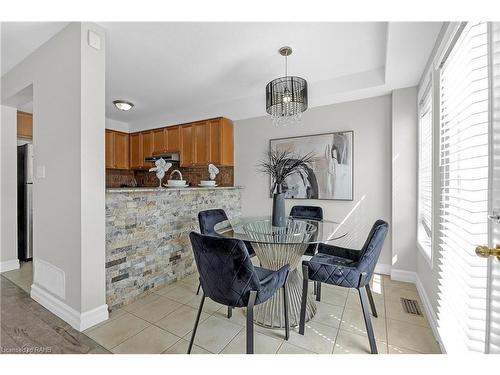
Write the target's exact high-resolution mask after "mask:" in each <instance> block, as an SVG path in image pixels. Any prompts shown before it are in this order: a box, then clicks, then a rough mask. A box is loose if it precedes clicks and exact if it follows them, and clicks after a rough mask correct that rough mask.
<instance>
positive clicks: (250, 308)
mask: <svg viewBox="0 0 500 375" xmlns="http://www.w3.org/2000/svg"><path fill="white" fill-rule="evenodd" d="M256 297H257V292H256V291H254V290H252V291H250V297H249V298H248V305H247V354H253V306H254V305H255V298H256Z"/></svg>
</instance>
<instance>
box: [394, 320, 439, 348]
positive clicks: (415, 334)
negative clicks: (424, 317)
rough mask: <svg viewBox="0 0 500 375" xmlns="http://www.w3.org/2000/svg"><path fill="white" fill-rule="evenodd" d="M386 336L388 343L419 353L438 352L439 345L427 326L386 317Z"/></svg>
mask: <svg viewBox="0 0 500 375" xmlns="http://www.w3.org/2000/svg"><path fill="white" fill-rule="evenodd" d="M387 336H388V337H387V340H388V342H389V345H395V346H397V347H401V348H407V349H410V350H413V351H416V352H419V353H440V349H439V345H438V343H437V342H436V339H435V338H434V335H433V333H432V331H431V329H430V328H428V327H422V326H418V325H415V324H409V323H404V322H400V321H398V320H392V319H387Z"/></svg>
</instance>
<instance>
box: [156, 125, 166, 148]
mask: <svg viewBox="0 0 500 375" xmlns="http://www.w3.org/2000/svg"><path fill="white" fill-rule="evenodd" d="M166 150H167V135H166V129H165V128H161V129H155V130H153V154H160V153H162V152H165V151H166Z"/></svg>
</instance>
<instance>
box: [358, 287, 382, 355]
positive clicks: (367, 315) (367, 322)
mask: <svg viewBox="0 0 500 375" xmlns="http://www.w3.org/2000/svg"><path fill="white" fill-rule="evenodd" d="M358 293H359V299H360V301H361V308H362V309H363V316H364V318H365V325H366V332H367V333H368V341H369V342H370V350H371V353H372V354H377V353H378V352H377V343H376V342H375V335H374V334H373V326H372V319H371V316H370V310H369V307H368V304H369V302H368V297H367V295H366V289H365V288H359V289H358Z"/></svg>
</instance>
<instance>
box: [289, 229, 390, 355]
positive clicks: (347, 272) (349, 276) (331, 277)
mask: <svg viewBox="0 0 500 375" xmlns="http://www.w3.org/2000/svg"><path fill="white" fill-rule="evenodd" d="M388 229H389V224H387V222H385V221H383V220H377V221H376V222H375V224H373V227H372V229H371V231H370V233H369V235H368V238H367V239H366V242H365V244H364V245H363V248H362V249H361V250H353V249H346V248H342V247H338V246H331V245H324V244H323V245H322V244H320V246H318V253H317V254H316V255H314V256H313V257H312V258H311V259H310V260H308V261H303V262H302V273H303V277H304V282H303V287H302V288H303V289H302V304H301V311H300V324H299V333H300V334H302V335H303V334H304V331H305V316H306V303H307V287H308V284H309V280H313V281H318V282H320V283H327V284H330V285H337V286H341V287H345V288H355V289H357V290H358V293H359V298H360V301H361V308H362V310H363V316H364V320H365V325H366V331H367V333H368V340H369V342H370V350H371V353H372V354H377V344H376V342H375V335H374V334H373V326H372V322H371V317H370V311H369V307H368V304H370V308H371V310H372V313H373V316H374V317H377V310H376V309H375V302H374V300H373V296H372V293H371V290H370V280H371V278H372V276H373V272H374V270H375V265H376V264H377V261H378V258H379V256H380V252H381V251H382V246H383V244H384V240H385V237H386V235H387V231H388ZM319 285H321V284H319ZM320 296H321V289H318V290H317V291H316V299H317V300H319V299H320Z"/></svg>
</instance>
